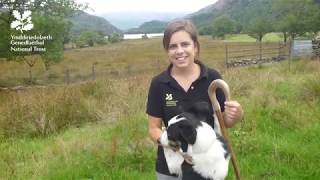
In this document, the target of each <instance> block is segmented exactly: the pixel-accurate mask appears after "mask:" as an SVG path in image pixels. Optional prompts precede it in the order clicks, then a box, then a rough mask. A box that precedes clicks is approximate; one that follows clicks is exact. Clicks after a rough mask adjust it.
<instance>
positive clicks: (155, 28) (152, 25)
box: [126, 20, 167, 34]
mask: <svg viewBox="0 0 320 180" xmlns="http://www.w3.org/2000/svg"><path fill="white" fill-rule="evenodd" d="M166 25H167V22H164V21H157V20H154V21H149V22H145V23H143V24H142V25H141V26H139V27H138V28H132V29H129V30H128V31H127V32H126V33H129V34H135V33H137V34H138V33H160V32H163V30H164V28H165V27H166Z"/></svg>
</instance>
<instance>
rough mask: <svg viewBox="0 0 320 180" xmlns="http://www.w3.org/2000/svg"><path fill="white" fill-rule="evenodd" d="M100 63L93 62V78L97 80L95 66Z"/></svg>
mask: <svg viewBox="0 0 320 180" xmlns="http://www.w3.org/2000/svg"><path fill="white" fill-rule="evenodd" d="M97 64H98V62H94V63H92V67H91V69H92V80H96V71H95V66H96V65H97Z"/></svg>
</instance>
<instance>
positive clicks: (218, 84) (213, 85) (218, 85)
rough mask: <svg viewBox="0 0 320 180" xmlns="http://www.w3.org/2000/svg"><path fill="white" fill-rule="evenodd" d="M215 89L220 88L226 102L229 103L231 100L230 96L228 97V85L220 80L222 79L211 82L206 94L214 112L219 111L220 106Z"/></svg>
mask: <svg viewBox="0 0 320 180" xmlns="http://www.w3.org/2000/svg"><path fill="white" fill-rule="evenodd" d="M217 88H221V89H222V91H223V93H224V96H225V97H226V101H229V100H230V99H231V95H230V89H229V86H228V84H227V83H226V82H225V81H224V80H222V79H216V80H214V81H212V82H211V84H210V86H209V88H208V94H209V97H210V100H211V103H212V105H213V108H214V110H215V111H221V108H220V104H219V102H218V100H217V96H216V90H217Z"/></svg>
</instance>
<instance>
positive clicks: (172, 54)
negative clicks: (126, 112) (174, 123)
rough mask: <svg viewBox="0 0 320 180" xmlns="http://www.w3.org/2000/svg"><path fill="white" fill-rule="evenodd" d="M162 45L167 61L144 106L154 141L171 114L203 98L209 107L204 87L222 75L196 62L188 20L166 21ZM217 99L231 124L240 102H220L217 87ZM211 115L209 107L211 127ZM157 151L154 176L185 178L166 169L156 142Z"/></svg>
mask: <svg viewBox="0 0 320 180" xmlns="http://www.w3.org/2000/svg"><path fill="white" fill-rule="evenodd" d="M163 47H164V49H165V50H166V53H167V56H168V60H169V62H170V65H169V67H168V68H167V70H165V71H163V72H162V73H160V74H159V75H157V76H156V77H154V78H153V79H152V81H151V85H150V89H149V94H148V103H147V110H146V112H147V114H148V117H149V135H150V137H151V139H152V140H153V141H155V142H160V141H159V140H160V137H161V136H162V134H163V132H162V125H164V126H165V127H168V121H169V120H170V119H171V118H172V117H174V116H176V115H177V114H180V113H181V112H183V111H184V110H186V109H189V108H190V107H192V106H193V104H195V103H197V102H199V101H203V102H207V103H208V104H209V105H210V107H212V105H211V101H210V98H209V95H208V93H207V92H208V87H209V85H210V83H211V82H212V81H213V80H215V79H222V77H221V75H220V74H219V73H218V72H217V71H216V70H214V69H211V68H208V67H207V66H206V65H204V64H202V63H201V62H200V60H199V52H200V43H199V40H198V33H197V30H196V28H195V26H194V25H193V24H192V22H191V21H189V20H175V21H172V22H170V23H169V24H168V25H167V27H166V29H165V31H164V36H163ZM217 99H218V101H219V103H220V107H222V109H221V111H224V115H225V118H224V120H225V121H226V122H228V123H226V124H228V127H231V126H233V125H234V124H235V123H236V122H237V121H239V120H240V119H241V117H242V108H241V105H240V104H239V103H238V102H237V101H226V102H224V101H225V97H224V95H223V93H222V91H221V90H220V91H219V90H218V91H217ZM212 115H213V110H212V108H210V110H209V112H208V114H207V117H209V118H208V120H209V121H208V123H209V125H210V126H211V127H214V120H213V116H212ZM212 135H213V134H212ZM208 136H210V134H208ZM157 155H158V157H157V162H156V171H157V179H158V180H178V179H181V178H182V179H186V178H188V177H179V175H177V174H172V173H170V171H169V169H168V164H167V162H166V160H165V155H164V149H163V147H162V146H161V145H160V146H158V154H157ZM184 164H185V163H184ZM188 166H189V165H188V164H187V165H185V166H183V167H182V171H183V168H190V167H188ZM190 166H191V165H190Z"/></svg>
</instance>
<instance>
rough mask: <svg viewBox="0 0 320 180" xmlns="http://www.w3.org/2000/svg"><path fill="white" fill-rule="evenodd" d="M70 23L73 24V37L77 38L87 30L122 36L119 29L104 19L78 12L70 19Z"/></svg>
mask: <svg viewBox="0 0 320 180" xmlns="http://www.w3.org/2000/svg"><path fill="white" fill-rule="evenodd" d="M71 21H72V23H73V26H72V28H71V34H72V35H75V36H78V35H79V34H80V33H81V32H83V31H88V30H94V31H100V32H104V33H105V34H113V33H118V34H122V31H121V30H120V29H118V28H117V27H115V26H113V25H112V24H110V22H108V21H107V20H106V19H104V18H102V17H98V16H94V15H90V14H88V13H86V12H83V11H81V12H79V13H78V14H77V15H76V16H75V17H73V18H72V19H71Z"/></svg>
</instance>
